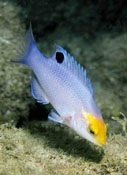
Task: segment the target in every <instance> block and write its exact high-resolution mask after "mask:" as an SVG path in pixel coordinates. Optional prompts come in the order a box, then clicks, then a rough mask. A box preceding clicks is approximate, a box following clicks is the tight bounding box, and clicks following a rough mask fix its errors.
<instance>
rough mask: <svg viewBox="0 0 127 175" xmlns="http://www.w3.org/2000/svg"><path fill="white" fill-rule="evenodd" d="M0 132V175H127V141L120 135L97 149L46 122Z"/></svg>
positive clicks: (4, 127)
mask: <svg viewBox="0 0 127 175" xmlns="http://www.w3.org/2000/svg"><path fill="white" fill-rule="evenodd" d="M27 126H28V125H27ZM0 128H1V136H2V137H1V139H0V174H7V175H11V174H21V175H42V174H44V175H45V174H46V175H69V174H71V175H77V174H78V175H90V174H91V175H102V174H103V175H107V174H110V175H126V174H127V146H126V145H127V138H125V137H122V136H121V135H116V136H115V135H114V136H112V137H109V138H108V140H107V144H106V145H105V146H104V147H103V148H100V147H98V146H95V145H93V144H92V143H88V142H87V141H86V140H84V139H82V138H81V137H79V136H77V135H75V134H74V133H73V132H70V129H68V128H67V127H64V126H63V127H61V126H60V125H58V124H52V123H49V122H48V123H47V122H43V123H40V122H36V123H35V122H33V123H31V124H29V126H28V127H26V128H20V129H17V128H15V127H14V126H10V125H8V124H6V125H5V124H4V125H1V127H0ZM56 136H57V137H56Z"/></svg>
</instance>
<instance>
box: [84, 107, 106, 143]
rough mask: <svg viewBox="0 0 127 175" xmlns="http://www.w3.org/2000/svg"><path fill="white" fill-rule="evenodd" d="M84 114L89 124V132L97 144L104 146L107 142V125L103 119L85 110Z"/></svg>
mask: <svg viewBox="0 0 127 175" xmlns="http://www.w3.org/2000/svg"><path fill="white" fill-rule="evenodd" d="M83 116H84V118H85V119H86V121H87V122H88V124H89V128H88V132H89V133H90V135H92V136H93V140H94V142H95V143H96V144H98V145H100V146H102V145H104V144H105V143H106V131H107V127H106V125H105V123H104V121H103V119H100V118H96V117H94V116H93V115H92V114H90V113H87V112H85V111H84V110H83Z"/></svg>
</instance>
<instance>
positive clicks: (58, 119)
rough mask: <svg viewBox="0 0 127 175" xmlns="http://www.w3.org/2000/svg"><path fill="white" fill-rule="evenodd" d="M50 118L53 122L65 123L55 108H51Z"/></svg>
mask: <svg viewBox="0 0 127 175" xmlns="http://www.w3.org/2000/svg"><path fill="white" fill-rule="evenodd" d="M48 119H49V120H51V121H53V122H57V123H63V120H62V118H61V117H60V116H59V114H57V113H56V112H55V111H54V110H51V112H50V114H49V115H48Z"/></svg>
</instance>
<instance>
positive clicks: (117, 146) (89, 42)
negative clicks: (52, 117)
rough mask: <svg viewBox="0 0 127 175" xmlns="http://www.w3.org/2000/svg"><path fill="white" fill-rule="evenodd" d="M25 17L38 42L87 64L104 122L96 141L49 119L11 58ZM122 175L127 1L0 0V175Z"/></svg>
mask: <svg viewBox="0 0 127 175" xmlns="http://www.w3.org/2000/svg"><path fill="white" fill-rule="evenodd" d="M30 23H31V24H32V29H33V33H34V37H35V40H36V42H37V45H38V47H39V49H40V50H41V51H42V52H43V53H44V54H45V55H46V56H50V55H51V54H52V52H53V48H54V44H59V45H61V46H62V47H64V48H65V49H66V50H67V51H68V52H69V53H70V54H71V55H73V56H74V57H75V58H76V59H77V60H78V62H80V63H81V64H82V65H83V66H84V68H85V69H86V70H87V73H88V76H89V77H90V78H91V81H92V84H93V87H94V90H95V99H96V101H97V104H98V106H99V108H100V109H101V112H102V116H103V118H104V120H105V122H106V124H107V128H108V133H107V143H106V145H105V146H104V147H101V148H100V147H98V146H96V145H93V144H92V143H89V142H88V141H86V140H85V139H83V138H81V137H80V136H78V135H76V133H74V132H73V131H72V130H71V129H69V128H67V127H66V126H63V125H62V126H61V125H60V124H57V123H52V122H50V121H48V120H47V116H48V113H49V111H50V109H51V106H50V105H47V106H43V105H41V104H38V103H36V101H35V100H34V99H33V98H32V96H31V91H30V75H31V71H30V69H29V68H27V67H24V66H22V65H15V64H11V60H14V59H15V58H16V55H17V53H18V52H19V49H21V48H20V45H21V43H22V40H23V39H24V36H25V34H26V31H27V29H28V28H29V25H30ZM26 174H27V175H70V174H72V175H127V1H126V0H122V1H119V0H78V1H77V0H65V1H60V0H55V1H54V0H38V1H36V0H8V1H6V0H0V175H26Z"/></svg>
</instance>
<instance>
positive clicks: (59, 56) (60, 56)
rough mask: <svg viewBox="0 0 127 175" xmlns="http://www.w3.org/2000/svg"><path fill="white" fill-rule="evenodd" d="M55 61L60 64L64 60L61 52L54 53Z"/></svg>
mask: <svg viewBox="0 0 127 175" xmlns="http://www.w3.org/2000/svg"><path fill="white" fill-rule="evenodd" d="M56 60H57V62H58V63H62V62H63V60H64V55H63V53H61V52H56Z"/></svg>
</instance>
